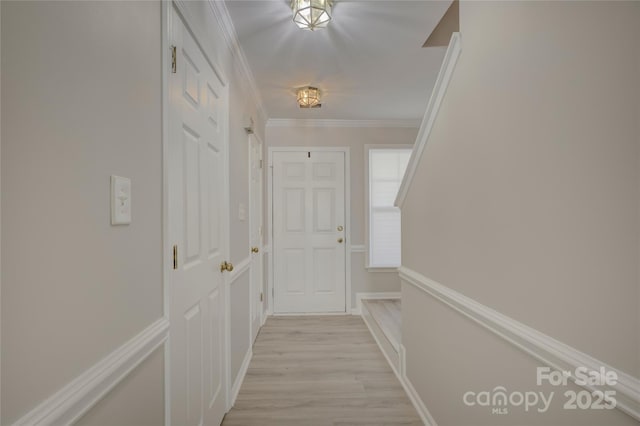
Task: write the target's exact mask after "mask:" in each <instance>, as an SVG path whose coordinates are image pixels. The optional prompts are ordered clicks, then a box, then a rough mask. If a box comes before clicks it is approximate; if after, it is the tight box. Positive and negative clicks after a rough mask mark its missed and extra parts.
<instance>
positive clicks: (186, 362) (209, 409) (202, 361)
mask: <svg viewBox="0 0 640 426" xmlns="http://www.w3.org/2000/svg"><path fill="white" fill-rule="evenodd" d="M171 33H172V36H171V38H172V40H171V44H172V45H174V46H175V48H176V59H177V63H176V72H175V73H173V74H169V76H170V77H169V79H170V81H169V87H170V93H169V104H170V105H169V158H168V163H169V223H170V239H171V241H172V242H173V244H175V245H176V246H175V250H176V251H177V258H176V259H175V260H174V270H173V276H172V279H171V284H170V289H169V291H170V322H171V329H170V333H171V334H170V342H171V343H170V345H171V352H170V364H169V365H170V370H171V372H170V389H171V391H170V393H171V395H170V399H171V424H173V425H183V426H195V425H203V424H206V425H218V424H220V422H221V421H222V418H223V416H224V413H225V405H226V384H225V375H224V371H225V369H224V366H225V354H226V346H225V341H226V340H225V334H224V326H225V302H224V300H225V294H224V285H223V283H224V281H223V278H224V277H223V275H222V274H223V273H222V272H220V265H221V263H222V262H223V261H224V260H225V257H226V254H227V253H226V241H225V238H226V237H225V233H224V232H223V230H224V229H227V226H226V223H225V221H226V220H227V219H226V216H225V214H224V212H225V210H226V209H227V207H228V206H227V205H225V202H224V201H223V200H224V199H225V197H224V193H225V191H224V185H225V173H226V171H225V167H226V166H225V161H226V160H225V158H226V149H227V145H226V128H225V126H226V124H225V123H226V117H227V112H226V111H227V108H228V107H227V105H228V104H227V102H228V101H227V95H226V89H225V87H224V85H223V84H222V82H221V81H220V79H219V78H218V77H217V75H216V73H215V72H214V70H213V67H212V66H211V64H210V63H209V62H208V61H207V59H206V58H205V55H204V54H203V53H202V51H201V50H200V48H199V46H198V44H197V43H196V41H195V40H194V38H193V36H192V35H191V33H190V32H189V30H188V29H187V27H186V25H185V24H184V22H183V21H182V20H181V19H180V17H179V16H178V14H177V13H176V12H175V11H174V13H173V16H172V32H171Z"/></svg>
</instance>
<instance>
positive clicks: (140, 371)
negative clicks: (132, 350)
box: [76, 349, 164, 426]
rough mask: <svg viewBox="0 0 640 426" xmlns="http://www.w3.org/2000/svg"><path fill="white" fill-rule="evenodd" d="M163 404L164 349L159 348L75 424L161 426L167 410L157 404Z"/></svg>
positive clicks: (94, 425) (88, 425)
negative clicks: (160, 408) (161, 408)
mask: <svg viewBox="0 0 640 426" xmlns="http://www.w3.org/2000/svg"><path fill="white" fill-rule="evenodd" d="M132 402H134V403H132ZM163 405H164V351H163V350H162V349H157V350H156V351H155V352H154V353H153V354H152V355H151V356H150V357H149V358H147V359H146V360H144V362H143V363H142V364H140V365H139V366H138V367H137V368H136V369H135V370H133V372H132V373H131V374H129V375H128V376H127V377H125V379H124V380H122V382H120V383H118V385H117V386H116V387H115V388H114V389H113V390H112V391H111V392H109V393H108V394H107V395H106V396H105V397H104V398H103V399H102V400H100V402H98V403H97V404H96V405H95V406H93V407H92V408H91V410H89V412H88V413H87V414H85V415H84V416H83V417H81V418H80V419H79V420H78V422H77V423H76V424H77V425H78V426H116V425H119V426H161V425H163V424H164V411H163V410H158V409H157V407H159V406H160V407H162V406H163Z"/></svg>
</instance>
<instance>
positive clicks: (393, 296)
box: [351, 291, 400, 315]
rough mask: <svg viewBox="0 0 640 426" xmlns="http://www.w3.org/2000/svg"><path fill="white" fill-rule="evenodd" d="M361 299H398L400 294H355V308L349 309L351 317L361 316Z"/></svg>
mask: <svg viewBox="0 0 640 426" xmlns="http://www.w3.org/2000/svg"><path fill="white" fill-rule="evenodd" d="M362 299H368V300H380V299H400V292H398V291H385V292H379V293H356V307H355V308H352V309H351V315H362Z"/></svg>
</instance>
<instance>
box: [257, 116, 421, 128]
mask: <svg viewBox="0 0 640 426" xmlns="http://www.w3.org/2000/svg"><path fill="white" fill-rule="evenodd" d="M267 127H398V128H412V129H417V128H418V127H420V120H331V119H298V118H270V119H269V121H267Z"/></svg>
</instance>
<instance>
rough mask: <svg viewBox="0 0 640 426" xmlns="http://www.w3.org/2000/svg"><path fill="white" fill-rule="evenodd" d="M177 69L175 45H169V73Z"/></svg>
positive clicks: (173, 72)
mask: <svg viewBox="0 0 640 426" xmlns="http://www.w3.org/2000/svg"><path fill="white" fill-rule="evenodd" d="M177 70H178V60H177V58H176V47H175V46H171V73H172V74H175V73H176V71H177Z"/></svg>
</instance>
